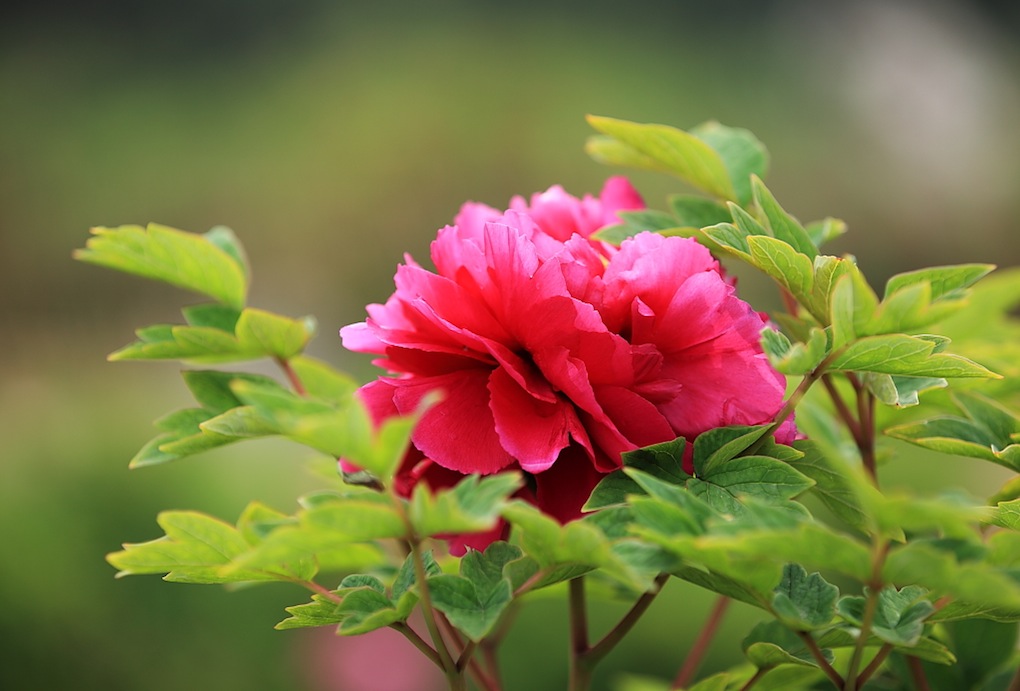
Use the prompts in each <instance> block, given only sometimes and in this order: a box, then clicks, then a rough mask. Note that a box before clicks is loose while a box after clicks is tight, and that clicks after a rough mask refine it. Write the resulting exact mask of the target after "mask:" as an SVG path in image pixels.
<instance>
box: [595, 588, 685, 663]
mask: <svg viewBox="0 0 1020 691" xmlns="http://www.w3.org/2000/svg"><path fill="white" fill-rule="evenodd" d="M668 580H669V574H668V573H660V574H659V575H658V576H656V577H655V585H654V586H653V587H652V589H651V590H649V591H648V592H646V593H644V594H642V595H641V597H639V598H638V599H637V602H635V603H634V605H633V606H632V607H631V608H630V609H629V610H627V613H626V614H624V615H623V618H621V619H620V621H618V622H617V623H616V626H614V627H613V628H612V629H610V630H609V632H608V633H607V634H606V635H605V636H603V637H602V640H600V641H599V642H598V643H596V644H595V645H593V646H592V647H591V650H589V651H588V652H587V653H586V654H585V658H586V659H587V660H588V661H589V665H590V666H591V667H594V666H595V665H596V664H598V662H599V661H600V660H601V659H602V658H604V657H605V656H606V655H608V654H609V653H610V652H611V651H612V649H613V648H615V647H616V646H617V644H618V643H619V642H620V641H621V640H623V637H624V636H626V635H627V634H628V633H629V632H630V630H631V629H633V628H634V625H635V624H637V622H638V619H640V618H641V615H642V614H644V613H645V611H647V610H648V608H649V607H650V606H651V604H652V602H653V601H654V600H655V598H656V597H658V595H659V593H661V592H662V587H663V586H664V585H665V584H666V581H668Z"/></svg>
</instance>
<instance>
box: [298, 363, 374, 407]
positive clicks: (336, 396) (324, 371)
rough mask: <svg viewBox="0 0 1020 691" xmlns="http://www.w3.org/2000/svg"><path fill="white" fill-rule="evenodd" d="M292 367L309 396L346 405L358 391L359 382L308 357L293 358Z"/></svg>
mask: <svg viewBox="0 0 1020 691" xmlns="http://www.w3.org/2000/svg"><path fill="white" fill-rule="evenodd" d="M290 366H291V367H293V368H294V371H295V372H296V373H297V375H298V378H299V379H300V380H301V383H302V384H303V385H304V387H305V390H306V391H307V392H308V395H309V396H314V397H315V398H321V399H322V400H324V401H329V402H330V403H336V404H339V405H346V404H347V402H348V401H349V400H350V398H351V396H353V395H354V392H355V391H357V390H358V382H357V381H355V380H354V379H353V378H352V377H350V376H349V375H347V374H345V373H343V372H340V371H337V370H336V369H334V368H333V367H332V366H331V365H328V364H327V363H325V362H323V361H321V360H316V359H315V358H311V357H308V356H307V355H299V356H297V357H294V358H292V359H291V361H290Z"/></svg>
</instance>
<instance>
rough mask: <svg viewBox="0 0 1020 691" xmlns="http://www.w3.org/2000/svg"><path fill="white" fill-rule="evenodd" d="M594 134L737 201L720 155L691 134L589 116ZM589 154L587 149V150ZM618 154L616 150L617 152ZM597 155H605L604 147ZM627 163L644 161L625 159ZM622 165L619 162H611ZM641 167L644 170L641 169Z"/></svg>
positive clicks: (663, 126) (685, 178) (706, 190)
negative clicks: (613, 140) (611, 138)
mask: <svg viewBox="0 0 1020 691" xmlns="http://www.w3.org/2000/svg"><path fill="white" fill-rule="evenodd" d="M588 123H589V124H590V125H591V126H592V127H594V128H595V129H596V130H598V131H599V132H601V133H603V134H607V135H609V136H611V137H613V138H615V139H616V140H618V141H620V142H622V143H623V144H625V145H626V146H627V147H629V148H630V149H633V150H635V151H637V152H638V153H640V154H642V155H643V157H646V158H647V159H651V161H654V162H655V167H656V168H657V169H660V170H663V169H664V170H666V171H668V172H670V173H672V174H674V175H676V176H677V177H679V178H680V179H682V180H684V181H685V182H687V183H688V184H690V185H693V186H694V187H697V188H698V189H700V190H703V191H705V192H707V193H709V194H711V195H713V196H715V197H719V198H720V199H732V200H735V199H736V192H735V191H734V189H733V184H732V182H731V181H730V177H729V173H728V172H727V170H726V166H725V164H724V163H723V160H722V158H721V157H720V156H719V154H718V153H717V152H716V151H715V150H714V149H713V148H712V147H710V146H709V145H708V144H706V143H705V142H704V141H702V140H701V139H699V138H697V137H695V136H694V135H692V134H689V133H687V132H684V131H683V130H678V129H676V128H673V127H668V126H666V125H654V124H649V125H643V124H639V123H634V122H627V121H625V120H616V119H613V118H606V117H597V116H594V115H589V116H588ZM589 150H590V149H589ZM616 152H617V153H618V152H619V149H617V151H616ZM600 153H603V154H605V147H604V146H603V148H602V149H601V151H600ZM624 160H626V161H628V162H629V163H632V162H633V161H635V160H638V161H642V162H643V161H645V160H646V159H645V158H639V159H635V158H634V157H632V156H631V157H628V158H626V159H624ZM612 162H613V163H621V162H622V161H620V160H617V161H612ZM642 167H645V166H644V165H642Z"/></svg>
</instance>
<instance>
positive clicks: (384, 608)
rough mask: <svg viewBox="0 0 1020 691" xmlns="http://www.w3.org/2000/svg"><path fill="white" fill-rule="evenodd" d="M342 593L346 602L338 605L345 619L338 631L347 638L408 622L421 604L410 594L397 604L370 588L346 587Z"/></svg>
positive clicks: (339, 611) (338, 610)
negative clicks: (417, 603)
mask: <svg viewBox="0 0 1020 691" xmlns="http://www.w3.org/2000/svg"><path fill="white" fill-rule="evenodd" d="M339 594H340V596H341V597H343V601H342V602H341V603H340V604H339V605H338V606H337V614H339V615H340V616H341V617H343V620H342V621H341V622H340V628H339V629H338V631H337V632H338V633H340V634H341V635H344V636H357V635H360V634H363V633H368V632H369V631H375V630H376V629H381V628H383V627H385V626H389V625H391V624H395V623H397V622H402V621H405V620H406V619H407V617H408V616H410V614H411V610H412V609H413V608H414V604H415V603H416V602H417V596H416V595H414V594H413V593H407V594H406V595H405V596H404V597H402V598H401V599H400V600H399V601H398V602H396V603H394V602H393V601H392V600H390V598H388V597H387V596H386V594H385V593H381V592H379V591H378V590H376V589H375V588H373V587H370V586H365V587H360V588H352V589H344V588H342V589H341V590H340V591H339Z"/></svg>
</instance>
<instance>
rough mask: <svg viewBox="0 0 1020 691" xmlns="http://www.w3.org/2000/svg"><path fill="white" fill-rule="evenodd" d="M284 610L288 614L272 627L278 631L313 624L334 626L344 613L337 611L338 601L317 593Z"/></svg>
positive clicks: (341, 619) (306, 626)
mask: <svg viewBox="0 0 1020 691" xmlns="http://www.w3.org/2000/svg"><path fill="white" fill-rule="evenodd" d="M335 594H336V592H335V591H334V595H335ZM338 597H339V596H338ZM286 610H287V612H288V613H289V614H290V616H289V617H288V618H286V619H284V620H283V621H281V622H280V623H278V624H277V625H276V626H274V627H273V628H275V629H276V630H278V631H285V630H287V629H301V628H308V627H313V626H334V625H336V624H339V623H340V622H342V621H343V618H344V615H343V614H341V613H340V611H339V610H340V603H338V602H336V601H334V600H332V599H330V598H328V597H325V596H323V595H318V594H316V595H312V602H309V603H306V604H303V605H294V606H293V607H287V608H286Z"/></svg>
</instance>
